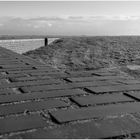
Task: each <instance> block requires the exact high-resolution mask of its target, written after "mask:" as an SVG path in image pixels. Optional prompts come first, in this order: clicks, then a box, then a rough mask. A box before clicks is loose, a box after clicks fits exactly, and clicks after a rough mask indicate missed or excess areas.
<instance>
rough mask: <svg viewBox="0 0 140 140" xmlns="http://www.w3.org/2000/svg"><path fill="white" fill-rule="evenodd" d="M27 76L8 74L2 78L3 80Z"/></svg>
mask: <svg viewBox="0 0 140 140" xmlns="http://www.w3.org/2000/svg"><path fill="white" fill-rule="evenodd" d="M25 76H26V75H25V74H7V75H2V76H1V77H3V78H10V77H25Z"/></svg>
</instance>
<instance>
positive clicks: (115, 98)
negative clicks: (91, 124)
mask: <svg viewBox="0 0 140 140" xmlns="http://www.w3.org/2000/svg"><path fill="white" fill-rule="evenodd" d="M72 100H73V101H75V102H76V103H77V104H79V105H80V106H87V105H95V104H104V103H106V104H107V103H116V102H124V101H134V99H132V98H130V97H127V96H125V95H121V94H113V95H112V94H108V95H107V94H105V95H90V96H82V97H73V98H72Z"/></svg>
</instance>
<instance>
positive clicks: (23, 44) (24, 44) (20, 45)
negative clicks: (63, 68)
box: [0, 38, 58, 54]
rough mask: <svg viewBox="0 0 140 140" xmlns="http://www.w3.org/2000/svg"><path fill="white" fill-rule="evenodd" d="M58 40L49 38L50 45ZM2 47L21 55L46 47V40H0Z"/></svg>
mask: <svg viewBox="0 0 140 140" xmlns="http://www.w3.org/2000/svg"><path fill="white" fill-rule="evenodd" d="M56 39H58V38H48V44H50V43H52V42H53V41H55V40H56ZM0 46H1V47H4V48H7V49H10V50H12V51H14V52H17V53H19V54H22V53H25V52H27V51H30V50H34V49H37V48H39V47H41V46H44V38H42V39H15V40H0Z"/></svg>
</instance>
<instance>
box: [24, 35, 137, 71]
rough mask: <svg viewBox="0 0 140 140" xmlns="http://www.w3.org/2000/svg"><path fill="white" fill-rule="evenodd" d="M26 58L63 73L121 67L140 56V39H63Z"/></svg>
mask: <svg viewBox="0 0 140 140" xmlns="http://www.w3.org/2000/svg"><path fill="white" fill-rule="evenodd" d="M24 55H28V56H30V57H32V58H34V59H37V60H39V61H40V62H42V63H45V64H47V65H52V66H53V67H55V68H57V69H60V70H64V71H65V70H83V69H99V68H106V67H107V68H109V67H120V66H126V65H127V64H131V63H133V62H134V61H135V60H136V59H137V58H138V57H139V56H140V37H136V36H132V37H130V36H126V37H125V36H123V37H77V38H62V39H59V40H56V41H54V42H53V43H52V44H50V45H48V46H44V47H41V48H39V49H36V50H33V51H29V52H27V53H25V54H24ZM139 58H140V57H139Z"/></svg>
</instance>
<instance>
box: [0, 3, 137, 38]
mask: <svg viewBox="0 0 140 140" xmlns="http://www.w3.org/2000/svg"><path fill="white" fill-rule="evenodd" d="M0 35H91V36H94V35H140V1H0Z"/></svg>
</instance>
